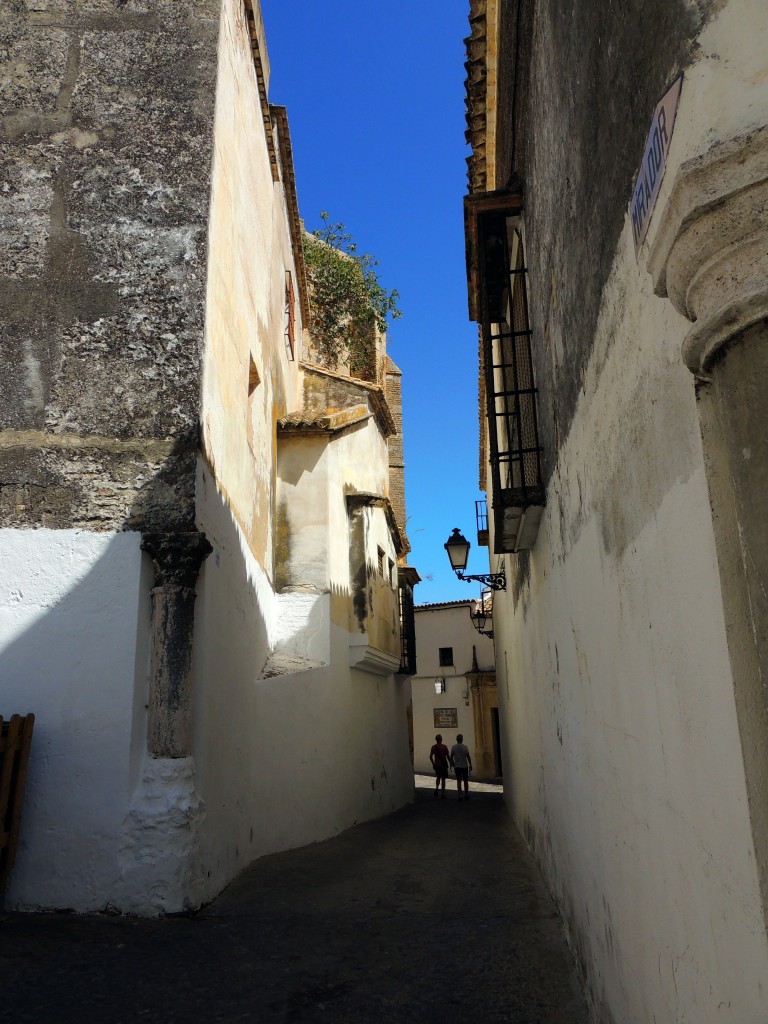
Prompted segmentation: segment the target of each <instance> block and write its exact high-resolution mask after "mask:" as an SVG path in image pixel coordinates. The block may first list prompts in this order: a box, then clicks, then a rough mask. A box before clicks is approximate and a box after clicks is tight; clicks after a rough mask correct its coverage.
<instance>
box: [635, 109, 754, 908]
mask: <svg viewBox="0 0 768 1024" xmlns="http://www.w3.org/2000/svg"><path fill="white" fill-rule="evenodd" d="M649 270H650V272H651V274H652V276H653V281H654V287H655V290H656V293H657V294H659V295H666V296H668V297H669V298H670V300H671V301H672V303H673V304H674V306H675V308H676V309H677V310H678V312H680V313H682V315H683V316H685V317H687V319H688V320H690V321H691V322H692V324H693V326H692V327H691V329H690V331H689V332H688V335H687V336H686V338H685V341H684V343H683V359H684V361H685V363H686V365H687V366H688V368H689V369H690V370H691V372H692V373H693V374H694V375H695V377H696V380H697V394H698V408H699V421H700V425H701V433H702V440H703V449H704V458H705V463H706V469H707V482H708V486H709V494H710V502H711V505H712V512H713V529H714V535H715V544H716V548H717V557H718V564H719V570H720V582H721V590H722V596H723V609H724V617H725V626H726V632H727V638H728V649H729V658H730V664H731V671H732V676H733V683H734V695H735V703H736V713H737V716H738V722H739V731H740V737H741V745H742V755H743V759H744V767H745V777H746V783H747V795H748V799H749V804H750V817H751V823H752V834H753V839H754V844H755V855H756V859H757V867H758V872H759V876H760V884H761V889H762V897H763V907H764V911H765V912H766V913H768V533H767V532H766V527H765V522H766V506H767V505H768V387H767V386H766V382H767V381H768V126H766V127H764V128H761V129H759V130H757V131H754V132H750V133H748V134H746V135H744V136H742V137H740V138H736V139H733V140H731V141H729V142H728V143H726V144H723V145H720V146H717V147H715V148H714V149H713V150H712V151H711V152H710V153H707V154H705V155H703V156H701V157H698V158H697V159H696V160H693V161H691V162H690V163H688V164H685V165H683V167H681V169H680V171H679V173H678V175H677V178H676V180H675V182H674V185H673V188H672V192H671V194H670V199H669V201H668V203H667V205H666V207H665V209H664V211H663V213H662V220H661V223H660V227H659V230H658V233H657V236H656V238H655V240H654V242H653V244H652V246H651V251H650V256H649ZM672 440H673V439H670V441H672Z"/></svg>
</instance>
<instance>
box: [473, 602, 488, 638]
mask: <svg viewBox="0 0 768 1024" xmlns="http://www.w3.org/2000/svg"><path fill="white" fill-rule="evenodd" d="M472 621H473V622H474V624H475V629H476V630H477V631H478V633H482V632H483V631H484V630H485V624H486V622H487V621H488V612H487V611H486V609H485V607H484V606H483V603H482V601H478V603H477V606H476V607H475V610H474V612H473V613H472Z"/></svg>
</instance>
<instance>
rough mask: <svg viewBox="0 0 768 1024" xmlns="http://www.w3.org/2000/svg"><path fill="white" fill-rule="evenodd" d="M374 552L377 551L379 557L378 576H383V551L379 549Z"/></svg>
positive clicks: (384, 563)
mask: <svg viewBox="0 0 768 1024" xmlns="http://www.w3.org/2000/svg"><path fill="white" fill-rule="evenodd" d="M376 550H377V551H378V555H379V576H383V575H384V567H385V565H386V561H385V559H386V555H385V553H384V551H383V550H382V549H381V548H377V549H376Z"/></svg>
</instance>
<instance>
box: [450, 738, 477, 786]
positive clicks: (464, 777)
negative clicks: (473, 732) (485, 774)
mask: <svg viewBox="0 0 768 1024" xmlns="http://www.w3.org/2000/svg"><path fill="white" fill-rule="evenodd" d="M450 760H451V766H452V767H453V770H454V771H455V772H456V788H457V789H458V791H459V800H469V773H470V772H471V771H472V758H471V757H470V756H469V747H468V746H467V745H466V743H465V742H464V737H463V736H462V734H461V733H459V735H458V736H457V737H456V742H455V743H454V744H453V746H452V747H451V754H450ZM462 782H463V783H464V796H462V795H461V783H462Z"/></svg>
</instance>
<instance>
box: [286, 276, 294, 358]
mask: <svg viewBox="0 0 768 1024" xmlns="http://www.w3.org/2000/svg"><path fill="white" fill-rule="evenodd" d="M295 335H296V296H295V293H294V290H293V279H292V277H291V272H290V270H286V272H285V350H286V352H287V353H288V358H289V359H291V360H293V359H295V351H296V338H295Z"/></svg>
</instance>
